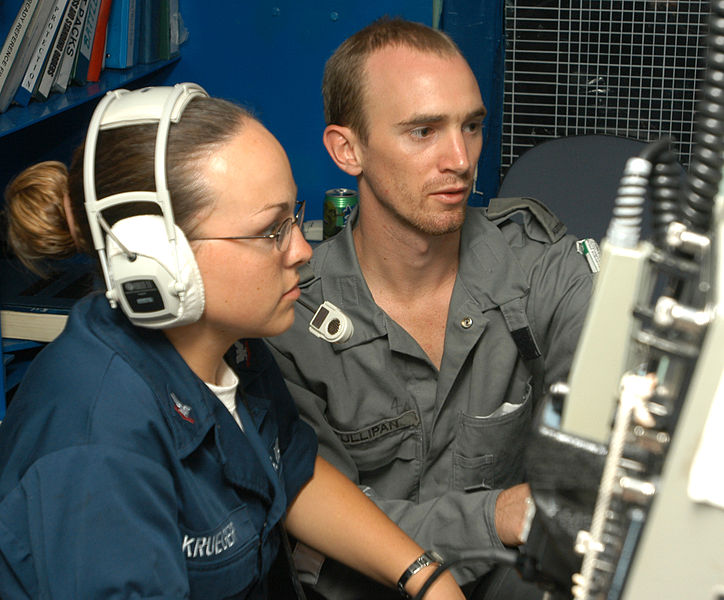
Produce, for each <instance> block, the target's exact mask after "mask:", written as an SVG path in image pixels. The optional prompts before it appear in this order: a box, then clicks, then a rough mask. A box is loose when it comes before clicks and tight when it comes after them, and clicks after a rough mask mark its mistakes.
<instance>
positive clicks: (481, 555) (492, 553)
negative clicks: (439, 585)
mask: <svg viewBox="0 0 724 600" xmlns="http://www.w3.org/2000/svg"><path fill="white" fill-rule="evenodd" d="M482 561H485V562H494V563H497V564H500V565H507V566H510V567H514V566H516V565H517V564H518V563H519V561H520V554H518V552H516V551H515V550H498V549H497V548H490V549H488V550H483V551H481V552H466V553H463V554H461V555H460V556H459V557H458V558H456V559H454V560H451V561H449V562H448V561H445V562H444V563H442V564H441V565H439V566H438V567H437V568H436V569H435V571H433V573H432V575H430V577H428V578H427V581H426V582H425V583H424V584H423V586H422V587H421V588H420V591H419V592H417V594H416V595H415V596H414V598H413V600H422V598H423V596H424V595H425V594H426V593H427V590H429V589H430V586H431V585H432V584H433V583H435V581H437V578H438V577H440V575H442V574H443V573H444V572H445V571H447V570H448V569H450V568H451V567H454V566H457V565H459V564H461V563H467V562H482Z"/></svg>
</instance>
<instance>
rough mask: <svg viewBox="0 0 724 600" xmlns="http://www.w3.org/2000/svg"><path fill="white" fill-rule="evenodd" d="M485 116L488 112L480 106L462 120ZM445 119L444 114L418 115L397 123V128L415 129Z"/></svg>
mask: <svg viewBox="0 0 724 600" xmlns="http://www.w3.org/2000/svg"><path fill="white" fill-rule="evenodd" d="M486 114H488V111H487V110H486V109H485V107H484V106H481V107H480V108H478V109H476V110H474V111H472V112H471V113H468V114H467V115H466V117H465V119H464V120H465V121H470V120H474V119H483V118H484V117H485V115H486ZM447 118H448V116H447V115H444V114H419V115H413V116H412V117H410V118H409V119H405V120H404V121H399V122H398V123H397V126H398V127H415V126H419V125H425V124H427V123H441V122H443V121H445V120H446V119H447Z"/></svg>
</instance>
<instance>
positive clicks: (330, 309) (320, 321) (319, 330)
mask: <svg viewBox="0 0 724 600" xmlns="http://www.w3.org/2000/svg"><path fill="white" fill-rule="evenodd" d="M297 302H299V304H301V305H302V306H303V307H304V308H306V309H307V310H309V311H311V312H313V313H314V316H313V317H312V320H311V321H310V322H309V331H310V333H312V334H314V335H316V336H317V337H318V338H322V339H323V340H327V341H328V342H330V343H332V344H341V343H342V342H346V341H347V340H348V339H349V338H350V337H352V333H354V326H353V325H352V321H351V320H350V318H349V317H348V316H347V315H345V314H344V313H343V312H342V311H341V310H340V309H338V308H337V307H336V306H335V305H334V304H332V303H331V302H328V301H327V300H325V301H324V302H323V303H322V304H320V305H319V308H317V309H315V308H314V307H312V306H310V305H309V304H307V303H306V302H304V300H302V299H301V298H299V299H298V300H297Z"/></svg>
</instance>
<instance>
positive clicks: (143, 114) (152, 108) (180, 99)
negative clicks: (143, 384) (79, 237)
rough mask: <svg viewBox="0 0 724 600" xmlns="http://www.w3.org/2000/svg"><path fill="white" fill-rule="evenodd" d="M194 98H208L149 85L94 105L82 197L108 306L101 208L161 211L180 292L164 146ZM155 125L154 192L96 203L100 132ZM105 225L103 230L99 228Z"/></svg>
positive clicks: (188, 88)
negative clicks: (141, 206) (139, 205)
mask: <svg viewBox="0 0 724 600" xmlns="http://www.w3.org/2000/svg"><path fill="white" fill-rule="evenodd" d="M196 96H208V94H207V93H206V92H205V91H204V89H203V88H202V87H200V86H198V85H196V84H194V83H179V84H176V85H175V86H173V87H149V88H143V89H140V90H135V91H132V92H131V91H128V90H124V89H119V90H112V91H110V92H108V93H107V94H106V95H105V96H104V97H103V98H102V99H101V101H100V102H99V103H98V106H97V107H96V110H95V112H94V113H93V117H92V118H91V121H90V124H89V126H88V133H87V135H86V142H85V153H84V156H83V193H84V195H85V210H86V214H87V216H88V224H89V226H90V231H91V236H92V238H93V245H94V247H95V249H96V250H97V251H98V256H99V259H100V263H101V269H102V271H103V277H104V279H105V284H106V289H107V291H106V297H107V298H108V300H109V301H110V303H111V306H112V307H114V308H115V307H116V305H117V300H118V299H117V298H116V292H115V291H114V285H113V281H112V280H111V276H110V271H109V269H108V257H107V255H106V250H105V239H104V235H103V230H104V229H105V228H106V227H107V226H106V224H105V221H104V219H103V216H102V213H103V211H104V210H107V209H108V208H111V207H113V206H117V205H120V204H124V203H128V202H134V203H136V202H152V203H154V204H157V205H158V206H159V208H160V210H161V215H162V216H163V221H164V225H165V230H166V236H167V239H168V241H169V243H170V244H171V245H172V247H173V248H174V255H175V262H176V264H175V268H176V273H175V275H176V277H175V279H176V282H177V285H178V286H180V287H179V288H177V289H176V291H177V292H178V293H179V294H182V293H183V292H184V289H183V284H181V283H180V281H181V277H180V267H179V260H178V253H177V251H176V231H175V226H174V217H173V210H172V208H171V198H170V195H169V192H168V188H167V186H166V144H167V142H168V132H169V128H170V127H171V122H174V123H178V122H179V120H180V118H181V114H182V113H183V111H184V109H185V108H186V105H187V104H188V103H189V101H190V100H191V99H192V98H195V97H196ZM144 123H148V124H152V123H158V129H157V132H156V147H155V154H154V177H155V181H156V191H155V192H150V191H133V192H123V193H121V194H113V195H112V196H108V197H106V198H102V199H101V200H98V199H97V197H96V186H95V157H96V145H97V142H98V135H99V133H100V131H102V130H107V129H116V128H119V127H128V126H131V125H141V124H144ZM104 226H105V227H104Z"/></svg>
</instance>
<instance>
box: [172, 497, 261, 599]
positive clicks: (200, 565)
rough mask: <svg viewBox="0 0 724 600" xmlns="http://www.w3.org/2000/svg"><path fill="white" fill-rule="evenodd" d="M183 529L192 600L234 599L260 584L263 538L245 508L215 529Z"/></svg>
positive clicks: (221, 522) (183, 544)
mask: <svg viewBox="0 0 724 600" xmlns="http://www.w3.org/2000/svg"><path fill="white" fill-rule="evenodd" d="M180 530H181V535H182V546H181V550H182V552H183V555H184V558H185V560H186V568H187V570H188V574H189V583H190V587H191V597H192V598H227V597H233V596H235V595H238V594H241V593H242V592H244V591H245V590H248V589H249V588H251V587H252V586H253V585H254V584H256V583H257V582H258V580H259V577H260V574H259V568H258V564H259V559H258V555H259V536H258V533H257V531H256V530H255V529H254V527H253V525H252V523H251V520H250V519H249V517H248V515H247V512H246V508H245V507H244V506H242V507H240V508H237V509H236V510H234V512H232V513H231V514H230V515H228V517H226V518H224V519H223V520H221V521H220V522H219V523H218V524H217V525H216V526H215V527H213V528H211V529H208V530H205V531H193V530H190V529H187V528H185V527H184V526H183V524H181V525H180Z"/></svg>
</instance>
